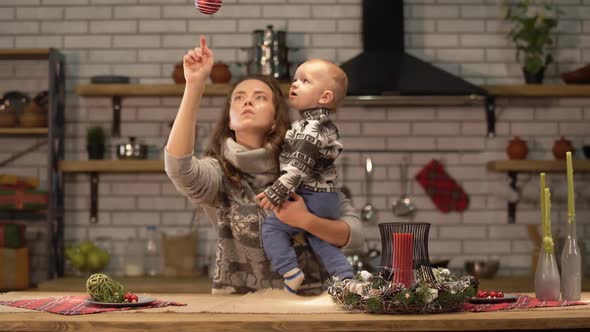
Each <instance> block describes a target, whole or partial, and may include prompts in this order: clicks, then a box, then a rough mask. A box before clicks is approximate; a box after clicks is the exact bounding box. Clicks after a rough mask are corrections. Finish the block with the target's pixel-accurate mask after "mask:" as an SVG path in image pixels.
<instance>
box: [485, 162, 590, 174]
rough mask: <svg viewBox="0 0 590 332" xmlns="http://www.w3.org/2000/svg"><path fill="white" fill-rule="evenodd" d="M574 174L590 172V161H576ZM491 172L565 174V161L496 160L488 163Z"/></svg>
mask: <svg viewBox="0 0 590 332" xmlns="http://www.w3.org/2000/svg"><path fill="white" fill-rule="evenodd" d="M573 166H574V172H590V160H574V163H573ZM487 168H488V170H489V171H491V172H523V173H526V172H535V173H536V172H548V173H549V172H565V171H566V164H565V160H494V161H490V162H488V163H487Z"/></svg>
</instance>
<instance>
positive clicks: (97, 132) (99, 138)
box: [86, 127, 105, 146]
mask: <svg viewBox="0 0 590 332" xmlns="http://www.w3.org/2000/svg"><path fill="white" fill-rule="evenodd" d="M104 140H105V135H104V130H103V129H102V127H90V128H88V131H87V132H86V143H87V144H88V145H89V146H96V145H104Z"/></svg>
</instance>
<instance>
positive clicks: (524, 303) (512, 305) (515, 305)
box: [463, 295, 588, 312]
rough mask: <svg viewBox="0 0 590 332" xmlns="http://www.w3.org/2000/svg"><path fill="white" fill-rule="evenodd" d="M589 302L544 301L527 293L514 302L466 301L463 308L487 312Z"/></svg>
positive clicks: (564, 305)
mask: <svg viewBox="0 0 590 332" xmlns="http://www.w3.org/2000/svg"><path fill="white" fill-rule="evenodd" d="M584 304H588V303H587V302H583V301H543V300H539V299H537V298H533V297H530V296H526V295H519V296H518V299H517V300H516V301H514V302H501V303H482V304H474V303H469V302H466V303H465V304H464V305H463V310H465V311H472V312H487V311H498V310H511V309H532V308H541V307H567V306H572V305H584Z"/></svg>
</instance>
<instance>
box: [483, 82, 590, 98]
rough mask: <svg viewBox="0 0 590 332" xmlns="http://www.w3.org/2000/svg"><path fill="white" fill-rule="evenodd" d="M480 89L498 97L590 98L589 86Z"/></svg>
mask: <svg viewBox="0 0 590 332" xmlns="http://www.w3.org/2000/svg"><path fill="white" fill-rule="evenodd" d="M482 88H484V89H485V90H487V91H488V93H489V94H490V95H492V96H498V97H590V84H589V85H583V84H576V85H564V84H538V85H533V84H520V85H484V86H482Z"/></svg>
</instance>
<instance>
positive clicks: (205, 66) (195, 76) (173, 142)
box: [166, 36, 213, 157]
mask: <svg viewBox="0 0 590 332" xmlns="http://www.w3.org/2000/svg"><path fill="white" fill-rule="evenodd" d="M182 63H183V67H184V78H185V79H186V85H185V87H184V94H183V96H182V101H181V103H180V108H179V110H178V114H176V118H175V119H174V124H173V125H172V129H171V130H170V136H169V137H168V143H167V145H166V150H167V152H168V153H169V154H170V155H172V156H176V157H181V156H185V155H187V154H190V153H192V152H193V151H194V146H195V122H196V121H197V113H198V112H199V108H200V104H201V98H202V97H203V91H204V90H205V82H206V81H207V78H208V77H209V74H210V73H211V68H212V67H213V52H212V51H211V50H210V49H209V48H208V47H207V41H206V40H205V37H204V36H201V47H197V48H194V49H191V50H189V51H188V52H187V54H185V55H184V57H183V59H182Z"/></svg>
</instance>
